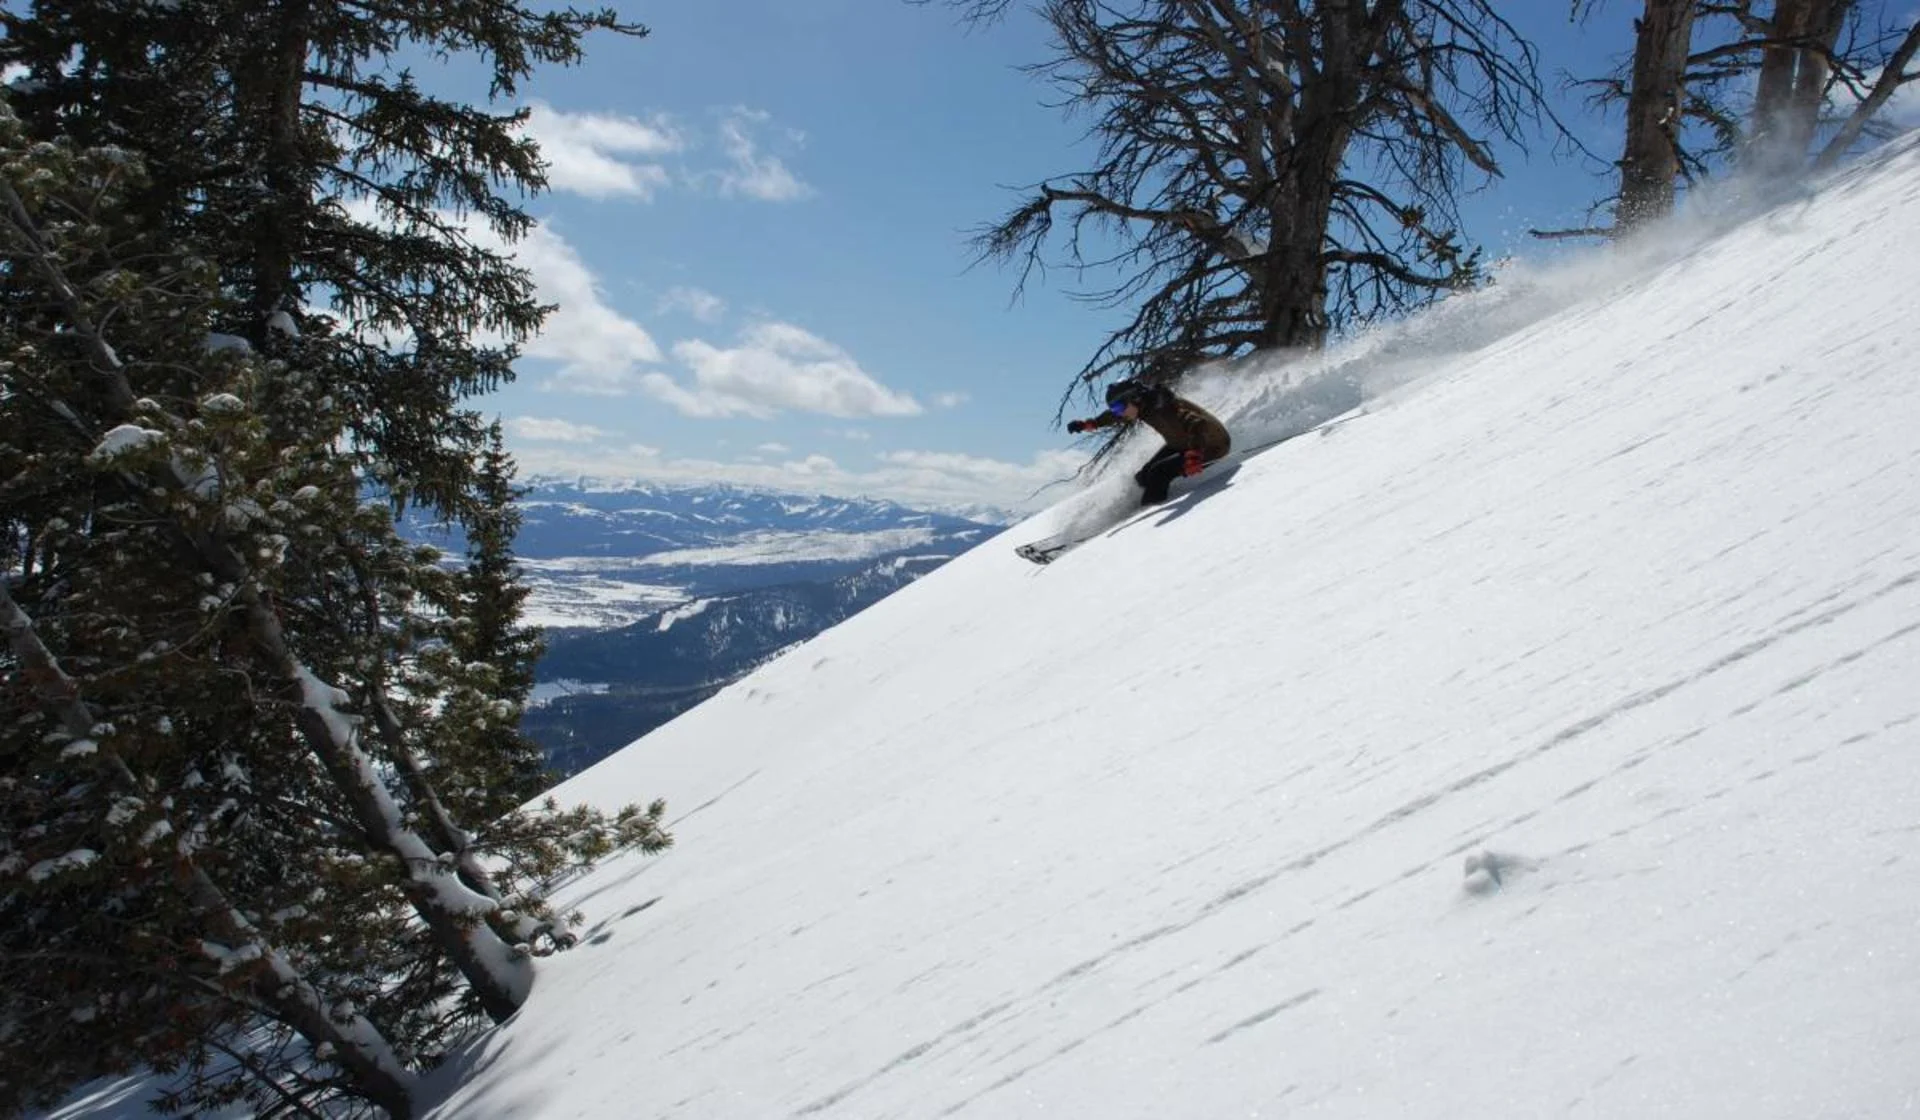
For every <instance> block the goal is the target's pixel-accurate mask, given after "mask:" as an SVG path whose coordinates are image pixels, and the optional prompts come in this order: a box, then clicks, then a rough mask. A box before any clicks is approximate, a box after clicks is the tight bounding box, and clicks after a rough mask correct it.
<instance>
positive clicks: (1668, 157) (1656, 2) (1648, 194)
mask: <svg viewBox="0 0 1920 1120" xmlns="http://www.w3.org/2000/svg"><path fill="white" fill-rule="evenodd" d="M1693 15H1694V0H1646V6H1645V8H1644V10H1643V11H1642V12H1641V14H1640V18H1639V19H1637V20H1635V21H1634V45H1633V77H1632V84H1631V85H1630V87H1629V88H1628V91H1627V136H1626V145H1625V149H1624V151H1623V152H1622V153H1621V156H1620V204H1619V208H1618V210H1617V212H1616V221H1617V223H1618V225H1619V227H1620V228H1621V229H1622V230H1623V231H1624V230H1627V229H1631V228H1633V227H1634V226H1636V225H1641V224H1644V223H1645V222H1648V221H1650V220H1653V219H1656V218H1660V217H1664V216H1665V215H1667V214H1668V213H1670V212H1671V211H1672V210H1673V202H1674V193H1675V187H1676V183H1677V181H1678V179H1679V177H1680V175H1681V172H1682V170H1683V167H1684V165H1683V163H1682V148H1681V146H1680V130H1681V128H1682V127H1683V122H1684V120H1685V112H1686V74H1687V56H1688V55H1689V53H1690V52H1691V50H1692V45H1693Z"/></svg>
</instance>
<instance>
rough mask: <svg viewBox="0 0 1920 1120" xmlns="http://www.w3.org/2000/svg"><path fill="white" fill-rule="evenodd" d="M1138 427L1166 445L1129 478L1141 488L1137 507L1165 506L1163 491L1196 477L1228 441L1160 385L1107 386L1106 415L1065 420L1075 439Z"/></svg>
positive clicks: (1205, 415)
mask: <svg viewBox="0 0 1920 1120" xmlns="http://www.w3.org/2000/svg"><path fill="white" fill-rule="evenodd" d="M1135 421H1140V422H1143V423H1145V424H1146V425H1147V427H1149V428H1152V429H1153V430H1154V431H1156V432H1158V433H1160V435H1161V436H1162V437H1163V438H1165V439H1166V441H1167V444H1166V446H1165V447H1162V448H1161V449H1160V450H1159V451H1158V452H1156V453H1155V454H1154V456H1153V458H1151V459H1148V460H1147V465H1146V466H1144V467H1141V468H1140V469H1139V470H1138V471H1136V472H1134V476H1133V480H1134V481H1135V482H1137V483H1139V484H1140V504H1141V505H1143V506H1151V505H1158V504H1159V503H1161V502H1164V501H1166V500H1167V487H1169V486H1171V485H1173V480H1174V479H1176V478H1179V477H1181V476H1183V475H1184V476H1188V477H1191V476H1193V475H1196V474H1199V473H1200V472H1201V471H1202V470H1204V469H1205V468H1206V465H1207V464H1208V463H1211V462H1213V461H1214V460H1216V459H1219V458H1221V457H1222V456H1224V455H1226V453H1227V452H1228V451H1229V450H1231V449H1232V447H1233V440H1232V438H1231V437H1229V436H1228V435H1227V426H1226V425H1225V424H1222V423H1221V422H1220V421H1219V420H1218V419H1216V418H1215V417H1214V415H1213V414H1212V413H1211V412H1208V411H1207V410H1206V409H1204V408H1201V407H1200V406H1199V405H1197V404H1194V403H1193V402H1192V401H1190V400H1187V399H1186V398H1184V397H1176V396H1174V395H1173V390H1171V389H1168V388H1167V387H1166V386H1164V385H1148V384H1144V383H1142V382H1139V381H1134V380H1131V379H1128V380H1124V381H1116V382H1114V383H1113V384H1111V385H1109V386H1107V410H1106V411H1105V412H1103V413H1101V414H1100V415H1098V416H1095V417H1094V418H1093V419H1091V420H1070V421H1068V422H1067V431H1069V432H1071V433H1073V434H1074V435H1079V434H1080V433H1081V432H1090V431H1094V430H1096V429H1099V428H1110V427H1112V426H1113V425H1115V424H1131V423H1134V422H1135Z"/></svg>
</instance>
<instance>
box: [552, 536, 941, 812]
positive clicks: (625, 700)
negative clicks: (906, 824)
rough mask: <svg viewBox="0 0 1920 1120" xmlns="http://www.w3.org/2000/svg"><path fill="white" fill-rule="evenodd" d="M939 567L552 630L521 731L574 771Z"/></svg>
mask: <svg viewBox="0 0 1920 1120" xmlns="http://www.w3.org/2000/svg"><path fill="white" fill-rule="evenodd" d="M946 560H947V557H945V556H942V555H911V554H906V555H895V556H890V557H888V558H886V559H884V560H880V561H877V562H874V563H872V564H869V565H867V566H866V567H864V568H862V569H860V570H858V571H856V572H853V573H852V574H850V575H845V576H840V577H838V578H836V579H827V580H811V581H804V582H796V583H787V584H777V585H775V586H772V587H757V588H751V589H749V590H746V591H738V592H729V593H722V594H716V595H712V596H708V597H703V598H696V599H692V600H689V601H687V602H685V603H682V604H680V605H678V606H674V607H670V608H667V609H665V610H662V611H659V612H657V613H655V614H652V615H649V616H647V617H644V618H642V619H640V620H639V621H637V622H634V623H631V624H629V625H626V626H621V627H615V628H611V629H605V630H593V631H563V632H558V633H556V634H554V635H553V636H551V637H550V638H549V640H548V645H547V652H546V656H545V657H543V658H542V659H541V661H540V667H539V675H540V677H541V679H542V680H543V681H545V682H551V684H552V685H553V687H552V688H551V691H552V692H553V694H554V695H553V696H552V697H551V698H549V699H546V700H545V702H544V703H540V704H538V705H536V706H535V707H533V708H531V709H530V710H529V711H528V713H527V717H526V720H525V723H524V726H525V728H526V730H527V732H528V734H530V735H532V736H533V737H534V739H535V740H536V741H537V742H539V743H540V744H541V745H543V746H544V747H546V749H547V757H548V760H549V763H550V764H551V766H552V768H553V769H554V770H556V771H557V772H559V773H561V774H563V775H564V774H574V773H577V772H579V771H581V770H583V769H585V768H586V767H588V766H591V765H592V764H594V763H596V762H598V761H600V760H601V759H602V758H605V757H606V756H607V755H608V754H611V753H612V752H613V751H615V750H617V749H619V748H620V747H621V746H622V745H624V744H626V743H628V742H630V741H632V739H633V737H634V736H635V735H637V734H645V733H646V732H648V731H651V730H652V729H653V728H655V727H658V726H659V725H661V724H663V723H665V722H667V721H668V720H670V719H672V718H673V717H675V716H677V715H679V714H680V713H681V712H684V711H686V710H687V709H688V708H691V707H693V706H694V705H695V704H698V703H700V702H701V701H703V700H705V699H707V698H708V697H709V696H712V695H713V694H714V693H716V692H718V691H719V690H720V689H722V688H724V687H725V686H726V685H728V684H731V683H732V682H733V681H735V680H738V679H739V678H740V677H742V676H744V675H745V674H746V673H747V672H749V671H750V670H752V669H753V668H755V667H756V666H758V665H760V664H761V663H763V662H765V661H766V660H767V659H768V658H770V657H772V656H774V655H775V654H777V653H779V652H780V651H781V650H784V649H787V648H788V647H791V646H793V645H795V644H797V643H799V642H802V641H804V640H806V639H808V638H811V637H813V636H814V635H816V634H818V633H820V632H821V631H823V630H825V629H827V628H828V627H830V626H833V625H836V624H838V623H840V622H842V621H844V620H846V619H848V618H851V617H853V616H854V615H855V614H858V613H859V612H860V611H862V610H865V609H866V608H867V607H870V606H872V605H873V604H874V603H877V602H879V601H880V600H881V599H884V598H885V597H887V596H888V595H890V594H892V593H893V592H895V591H897V590H899V589H900V588H902V587H904V586H906V585H907V584H908V583H911V582H913V581H914V580H916V579H918V578H920V577H921V576H923V575H925V574H926V573H928V572H930V571H932V570H933V569H935V568H937V567H939V566H940V565H941V564H943V563H945V562H946Z"/></svg>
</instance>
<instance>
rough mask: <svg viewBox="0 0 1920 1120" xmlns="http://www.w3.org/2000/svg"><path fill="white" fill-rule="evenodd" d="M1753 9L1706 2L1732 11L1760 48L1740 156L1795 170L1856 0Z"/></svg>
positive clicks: (1748, 3)
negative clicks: (1750, 115) (1749, 123)
mask: <svg viewBox="0 0 1920 1120" xmlns="http://www.w3.org/2000/svg"><path fill="white" fill-rule="evenodd" d="M1752 7H1753V4H1752V0H1741V2H1740V3H1737V4H1732V5H1714V4H1709V5H1707V8H1708V10H1709V11H1712V10H1715V9H1721V10H1726V9H1731V10H1730V11H1726V14H1729V15H1731V16H1733V18H1735V19H1737V20H1739V22H1740V24H1741V26H1742V27H1743V28H1744V29H1745V30H1746V31H1747V32H1748V35H1749V39H1748V42H1749V43H1751V44H1752V45H1754V46H1756V47H1757V48H1758V55H1759V59H1760V63H1759V83H1758V85H1757V86H1756V88H1755V90H1754V103H1753V119H1752V127H1751V129H1750V130H1749V132H1748V134H1747V139H1746V151H1745V152H1744V153H1743V157H1742V158H1743V159H1744V160H1745V161H1746V162H1748V163H1749V164H1751V165H1752V166H1753V167H1754V168H1755V169H1756V170H1760V171H1763V172H1782V173H1784V172H1792V171H1795V170H1797V169H1799V168H1801V167H1803V166H1805V163H1806V159H1807V148H1808V145H1809V144H1811V143H1812V141H1813V130H1814V125H1815V124H1816V122H1817V121H1818V120H1819V116H1820V107H1821V105H1822V104H1823V103H1824V102H1825V100H1826V96H1827V84H1828V82H1829V80H1830V79H1831V78H1832V77H1833V71H1834V63H1835V61H1836V60H1835V57H1834V47H1835V45H1836V44H1837V43H1838V42H1839V39H1840V31H1841V28H1842V27H1843V26H1844V24H1845V23H1846V19H1847V14H1848V12H1849V11H1851V10H1852V8H1853V0H1774V4H1773V11H1772V12H1771V13H1770V14H1769V15H1767V16H1765V17H1761V16H1759V15H1756V14H1755V13H1754V12H1753V11H1752Z"/></svg>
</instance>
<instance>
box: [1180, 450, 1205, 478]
mask: <svg viewBox="0 0 1920 1120" xmlns="http://www.w3.org/2000/svg"><path fill="white" fill-rule="evenodd" d="M1206 467H1207V464H1206V462H1205V461H1204V460H1202V459H1201V458H1200V453H1199V452H1198V451H1189V452H1187V453H1186V454H1185V455H1183V456H1181V458H1180V473H1181V474H1183V475H1186V476H1187V477H1188V478H1192V477H1193V476H1194V475H1196V474H1199V473H1200V472H1201V471H1203V470H1205V469H1206Z"/></svg>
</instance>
